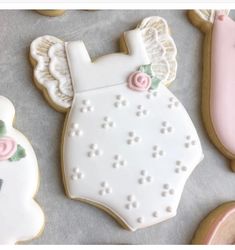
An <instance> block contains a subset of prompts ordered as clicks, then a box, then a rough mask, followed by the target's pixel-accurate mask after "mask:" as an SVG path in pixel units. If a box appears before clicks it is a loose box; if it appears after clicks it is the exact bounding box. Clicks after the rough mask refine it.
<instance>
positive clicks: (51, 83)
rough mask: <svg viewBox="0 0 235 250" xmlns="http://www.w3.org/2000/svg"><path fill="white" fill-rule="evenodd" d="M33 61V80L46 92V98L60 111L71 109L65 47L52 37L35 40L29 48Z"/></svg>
mask: <svg viewBox="0 0 235 250" xmlns="http://www.w3.org/2000/svg"><path fill="white" fill-rule="evenodd" d="M30 54H31V58H32V59H33V60H35V62H36V65H35V68H34V78H35V80H36V82H37V84H38V85H41V86H42V87H43V88H44V89H46V91H47V96H48V97H49V98H50V99H51V101H52V102H53V104H55V105H56V106H57V107H59V108H60V109H63V110H64V109H65V110H66V109H68V108H70V107H71V104H72V100H73V95H74V93H73V87H72V80H71V77H70V72H69V67H68V62H67V57H66V51H65V45H64V42H63V41H61V40H60V39H58V38H56V37H53V36H43V37H39V38H37V39H35V40H34V41H33V42H32V44H31V47H30Z"/></svg>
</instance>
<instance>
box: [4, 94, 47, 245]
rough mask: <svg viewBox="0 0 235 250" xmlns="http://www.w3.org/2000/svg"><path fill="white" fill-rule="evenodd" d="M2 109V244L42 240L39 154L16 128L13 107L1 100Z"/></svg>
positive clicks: (6, 101)
mask: <svg viewBox="0 0 235 250" xmlns="http://www.w3.org/2000/svg"><path fill="white" fill-rule="evenodd" d="M0 107H1V109H0V204H1V205H0V222H1V223H0V244H14V243H16V242H22V241H28V240H30V239H33V238H35V237H36V236H38V235H39V234H40V232H41V231H42V229H43V225H44V215H43V212H42V210H41V208H40V207H39V205H38V204H37V203H36V202H35V201H34V199H33V197H34V195H35V193H36V191H37V187H38V179H39V178H38V164H37V159H36V156H35V153H34V151H33V149H32V146H31V145H30V143H29V142H28V140H27V139H26V138H25V137H24V136H23V135H22V134H21V133H20V132H19V131H18V130H16V129H15V128H13V127H12V122H13V119H14V116H15V109H14V106H13V104H12V103H11V102H10V101H9V100H8V99H6V98H5V97H3V96H0Z"/></svg>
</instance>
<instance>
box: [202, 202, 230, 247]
mask: <svg viewBox="0 0 235 250" xmlns="http://www.w3.org/2000/svg"><path fill="white" fill-rule="evenodd" d="M234 228H235V206H233V207H230V208H229V209H225V210H224V212H223V213H222V212H221V214H220V216H218V217H217V218H214V220H213V224H212V226H211V228H210V230H209V231H208V232H207V235H206V236H207V237H206V239H205V244H208V245H220V244H222V245H224V244H226V245H233V244H234V242H235V229H234Z"/></svg>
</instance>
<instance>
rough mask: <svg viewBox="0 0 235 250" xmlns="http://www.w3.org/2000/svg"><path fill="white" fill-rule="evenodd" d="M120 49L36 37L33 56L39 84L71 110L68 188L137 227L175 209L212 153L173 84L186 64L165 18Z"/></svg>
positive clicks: (66, 136) (127, 38) (58, 105)
mask: <svg viewBox="0 0 235 250" xmlns="http://www.w3.org/2000/svg"><path fill="white" fill-rule="evenodd" d="M121 51H122V53H114V54H109V55H106V56H102V57H100V58H98V59H96V60H94V61H92V60H91V58H90V56H89V54H88V52H87V50H86V47H85V45H84V43H83V42H82V41H74V42H63V41H62V40H60V39H58V38H56V37H52V36H43V37H39V38H37V39H36V40H34V41H33V42H32V44H31V49H30V58H31V61H32V64H33V65H34V78H35V83H36V85H37V86H38V88H39V89H40V90H42V91H43V93H44V95H45V97H46V98H47V100H48V101H49V103H50V104H51V105H52V106H53V107H54V108H55V109H57V110H59V111H65V112H67V117H66V122H65V127H64V132H63V147H62V162H63V165H62V172H63V176H64V183H65V187H66V192H67V195H68V196H69V197H70V198H72V199H79V200H82V201H85V202H88V203H90V204H93V205H95V206H98V207H100V208H102V209H104V210H106V211H107V212H109V213H110V214H111V215H113V216H114V217H115V218H117V219H118V221H119V222H120V223H121V224H122V225H124V226H125V227H126V228H128V229H130V230H133V231H134V230H136V229H139V228H143V227H147V226H150V225H153V224H155V223H158V222H161V221H164V220H166V219H168V218H170V217H173V216H174V215H176V210H177V207H178V203H179V200H180V197H181V193H182V191H183V187H184V184H185V182H186V180H187V179H188V177H189V175H190V174H191V172H192V171H193V169H194V168H195V167H196V165H197V164H198V163H199V162H200V161H201V160H202V158H203V154H202V149H201V144H200V141H199V138H198V135H197V132H196V130H195V128H194V126H193V123H192V121H191V119H190V118H189V116H188V114H187V112H186V110H185V109H184V107H183V106H182V104H181V103H180V102H179V100H178V99H177V98H176V97H175V96H174V95H173V94H172V93H171V92H170V91H169V90H168V88H167V87H166V85H168V84H169V83H171V82H172V81H173V80H174V79H175V76H176V70H177V62H176V47H175V43H174V41H173V39H172V37H171V36H170V33H169V28H168V25H167V23H166V21H165V20H164V19H162V18H160V17H149V18H146V19H144V20H143V21H142V23H141V24H140V25H139V26H138V27H137V28H136V29H134V30H131V31H127V32H125V33H124V35H123V37H122V40H121Z"/></svg>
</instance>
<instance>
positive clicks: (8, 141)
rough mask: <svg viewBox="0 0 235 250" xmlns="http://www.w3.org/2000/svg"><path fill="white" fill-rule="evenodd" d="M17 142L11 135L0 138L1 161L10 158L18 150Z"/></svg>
mask: <svg viewBox="0 0 235 250" xmlns="http://www.w3.org/2000/svg"><path fill="white" fill-rule="evenodd" d="M16 149H17V144H16V142H15V141H14V140H13V139H12V138H10V137H2V138H0V161H5V160H8V159H10V158H11V157H12V156H13V155H14V154H15V152H16Z"/></svg>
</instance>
